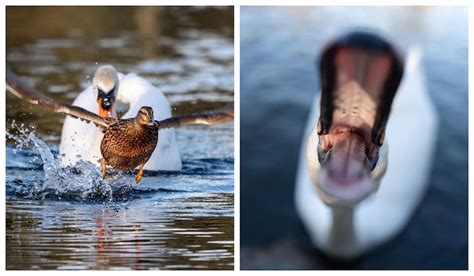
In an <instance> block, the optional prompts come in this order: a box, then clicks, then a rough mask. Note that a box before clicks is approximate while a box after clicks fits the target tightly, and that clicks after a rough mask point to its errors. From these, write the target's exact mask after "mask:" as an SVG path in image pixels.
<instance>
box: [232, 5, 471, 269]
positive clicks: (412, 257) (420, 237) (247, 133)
mask: <svg viewBox="0 0 474 276" xmlns="http://www.w3.org/2000/svg"><path fill="white" fill-rule="evenodd" d="M240 16H241V22H240V24H241V25H240V35H241V38H240V43H241V45H240V47H241V49H240V53H241V55H240V67H241V75H240V77H241V81H240V83H241V86H240V88H241V110H242V113H241V119H240V126H241V132H240V134H241V137H240V138H241V145H240V148H241V166H240V169H241V178H240V181H241V189H240V191H241V205H240V206H241V215H240V218H241V229H240V231H241V232H240V233H241V247H242V248H241V268H243V269H467V263H468V259H467V255H468V254H467V252H468V153H467V149H468V138H467V137H468V124H467V121H468V119H467V118H468V117H467V114H468V103H467V102H468V101H467V98H468V97H467V95H468V86H467V84H468V78H467V68H468V66H467V64H468V62H467V53H468V44H467V41H468V36H467V34H468V26H467V9H466V8H462V7H457V8H453V7H411V8H403V7H376V8H374V7H243V8H242V9H241V12H240ZM354 27H372V28H377V29H379V30H381V31H383V32H384V33H386V34H388V35H389V36H390V37H391V38H392V39H393V40H395V41H396V42H397V43H398V44H399V46H401V47H404V48H406V47H409V46H411V45H415V44H416V45H418V46H420V47H421V48H422V49H423V51H424V60H423V68H424V70H425V73H426V78H427V85H428V89H429V94H430V96H431V98H432V100H433V102H434V105H435V108H436V110H437V112H438V114H439V119H440V131H439V134H438V140H437V149H436V153H435V160H434V166H433V168H432V172H431V178H430V187H429V190H428V192H427V194H426V196H425V198H424V200H423V202H422V204H421V206H420V208H418V209H417V211H416V212H415V215H414V217H413V219H412V220H411V221H410V223H409V225H408V226H407V227H406V228H405V230H404V231H403V232H402V233H401V234H400V235H398V236H397V237H396V238H395V239H393V240H391V241H390V242H389V243H387V244H385V245H383V246H381V247H379V248H377V249H376V250H374V251H372V252H370V253H369V254H367V255H366V256H363V257H361V258H360V259H357V260H354V261H352V262H348V263H341V262H337V261H336V260H332V259H329V258H327V257H326V256H324V255H323V254H322V253H321V252H319V251H318V250H316V249H314V248H312V247H311V244H310V240H309V237H308V235H307V234H306V233H305V230H304V229H303V226H302V224H301V222H300V220H299V218H298V216H297V214H296V211H295V205H294V202H293V197H294V181H295V178H296V169H297V164H298V155H299V151H300V146H301V141H302V135H303V132H304V128H305V126H306V120H307V116H308V113H309V109H310V106H311V101H312V100H313V97H314V96H315V95H316V93H317V91H318V90H319V80H318V77H317V72H316V66H315V65H316V58H317V57H318V55H319V53H320V51H321V49H322V47H323V46H324V44H325V43H326V42H327V39H328V37H330V35H332V34H334V33H337V32H340V31H342V30H346V29H347V28H354ZM407 135H413V137H414V138H415V139H416V134H413V133H410V134H407Z"/></svg>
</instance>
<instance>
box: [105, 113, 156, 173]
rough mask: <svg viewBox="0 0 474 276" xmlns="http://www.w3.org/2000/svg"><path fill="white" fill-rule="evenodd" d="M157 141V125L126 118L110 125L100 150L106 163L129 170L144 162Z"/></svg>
mask: <svg viewBox="0 0 474 276" xmlns="http://www.w3.org/2000/svg"><path fill="white" fill-rule="evenodd" d="M157 143H158V125H157V123H156V122H155V123H154V124H153V126H147V125H145V126H143V125H138V124H136V123H135V119H134V118H133V119H126V120H121V121H118V122H116V123H115V124H112V125H110V127H109V128H108V129H107V131H106V132H105V134H104V138H103V139H102V143H101V146H100V151H101V153H102V157H103V158H104V159H105V161H106V162H107V165H110V166H113V167H115V168H117V169H121V170H131V169H134V168H136V167H137V166H139V165H140V164H142V163H146V161H148V159H149V158H150V156H151V154H152V153H153V151H154V150H155V147H156V144H157Z"/></svg>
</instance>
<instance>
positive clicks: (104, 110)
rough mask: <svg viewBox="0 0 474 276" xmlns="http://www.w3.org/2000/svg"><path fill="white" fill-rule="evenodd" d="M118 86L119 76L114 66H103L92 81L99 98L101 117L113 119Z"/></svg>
mask: <svg viewBox="0 0 474 276" xmlns="http://www.w3.org/2000/svg"><path fill="white" fill-rule="evenodd" d="M118 86H119V78H118V74H117V71H116V70H115V68H114V67H113V66H112V65H103V66H100V67H99V68H98V69H97V71H96V72H95V74H94V78H93V79H92V88H93V91H94V94H95V95H96V97H97V105H98V107H99V115H100V116H101V117H112V114H113V112H112V110H113V106H114V104H115V99H116V98H117V93H118V88H119V87H118Z"/></svg>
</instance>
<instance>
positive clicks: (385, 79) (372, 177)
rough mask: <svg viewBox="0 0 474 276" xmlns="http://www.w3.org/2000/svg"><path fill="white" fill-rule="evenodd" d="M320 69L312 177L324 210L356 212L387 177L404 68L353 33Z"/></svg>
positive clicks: (382, 44) (368, 36) (383, 46)
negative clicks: (388, 138)
mask: <svg viewBox="0 0 474 276" xmlns="http://www.w3.org/2000/svg"><path fill="white" fill-rule="evenodd" d="M319 68H320V77H321V106H320V112H321V113H320V117H319V120H318V123H317V125H316V126H315V128H314V130H313V131H312V132H311V134H310V136H309V138H308V143H307V149H306V156H307V161H308V165H309V172H310V176H311V179H312V182H313V184H314V187H315V189H316V191H317V193H318V195H319V197H320V198H321V199H322V200H323V201H324V202H325V203H326V204H328V205H332V206H345V207H354V206H355V205H356V204H358V203H359V202H361V201H362V200H364V199H365V198H367V197H368V196H369V195H370V194H371V193H372V192H374V191H376V190H377V188H378V185H379V182H380V179H381V177H382V176H383V173H384V172H385V168H386V164H387V160H386V158H387V156H386V154H385V153H386V145H384V137H385V129H386V124H387V120H388V117H389V114H390V109H391V105H392V100H393V98H394V96H395V92H396V91H397V89H398V85H399V83H400V80H401V77H402V74H403V64H402V62H401V60H400V58H399V56H398V54H397V53H396V52H395V50H394V48H393V47H392V46H391V45H390V44H389V43H388V42H387V41H385V40H384V39H382V38H380V37H379V36H377V35H374V34H372V33H368V32H352V33H349V34H346V35H344V36H341V37H339V38H338V39H336V40H335V41H333V42H332V43H331V44H329V46H328V47H326V48H325V50H324V52H323V54H322V56H321V60H320V63H319Z"/></svg>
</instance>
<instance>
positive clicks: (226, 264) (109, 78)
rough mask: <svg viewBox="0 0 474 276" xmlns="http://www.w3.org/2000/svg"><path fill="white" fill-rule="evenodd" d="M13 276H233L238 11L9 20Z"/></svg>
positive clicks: (87, 13)
mask: <svg viewBox="0 0 474 276" xmlns="http://www.w3.org/2000/svg"><path fill="white" fill-rule="evenodd" d="M6 65H7V69H6V70H7V72H6V90H7V91H6V96H5V97H6V130H5V132H6V195H5V196H6V201H5V204H6V208H5V209H6V214H5V216H6V231H5V232H6V252H5V253H6V269H7V270H63V269H74V270H82V269H85V270H90V269H91V270H110V269H133V270H150V269H152V270H153V269H159V270H172V269H186V270H194V269H205V270H221V269H223V270H233V269H234V263H235V260H234V8H233V7H216V6H210V7H184V6H180V7H170V6H166V7H153V6H144V7H73V6H68V7H58V6H55V7H33V6H29V7H26V6H25V7H16V6H7V7H6Z"/></svg>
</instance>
